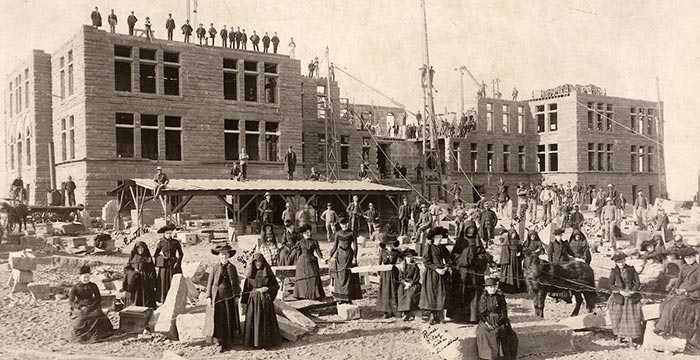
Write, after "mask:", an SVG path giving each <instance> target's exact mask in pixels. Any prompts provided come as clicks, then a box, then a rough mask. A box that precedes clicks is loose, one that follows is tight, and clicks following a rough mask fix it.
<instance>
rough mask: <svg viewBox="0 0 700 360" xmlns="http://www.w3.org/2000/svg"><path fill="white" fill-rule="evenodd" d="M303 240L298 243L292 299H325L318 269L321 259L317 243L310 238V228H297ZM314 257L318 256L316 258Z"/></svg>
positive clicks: (308, 226) (307, 226) (321, 255)
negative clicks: (298, 250) (299, 251)
mask: <svg viewBox="0 0 700 360" xmlns="http://www.w3.org/2000/svg"><path fill="white" fill-rule="evenodd" d="M299 232H301V234H302V236H303V239H301V240H300V241H299V243H298V245H299V249H300V250H301V256H299V258H298V259H297V263H296V267H297V269H296V283H295V284H294V297H295V298H297V299H310V300H317V299H322V298H324V297H326V292H325V291H324V290H323V282H322V281H321V270H320V269H319V267H318V259H319V258H321V259H323V254H322V253H321V248H320V247H319V245H318V241H316V240H314V239H312V238H311V226H310V225H304V226H302V227H301V228H299ZM315 255H318V257H316V256H315Z"/></svg>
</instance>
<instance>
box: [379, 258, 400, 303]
mask: <svg viewBox="0 0 700 360" xmlns="http://www.w3.org/2000/svg"><path fill="white" fill-rule="evenodd" d="M398 286H399V269H397V268H396V267H392V268H391V270H390V271H381V272H380V273H379V294H377V306H376V310H377V311H380V312H384V313H393V314H396V315H398V312H399V309H398V308H399V304H398Z"/></svg>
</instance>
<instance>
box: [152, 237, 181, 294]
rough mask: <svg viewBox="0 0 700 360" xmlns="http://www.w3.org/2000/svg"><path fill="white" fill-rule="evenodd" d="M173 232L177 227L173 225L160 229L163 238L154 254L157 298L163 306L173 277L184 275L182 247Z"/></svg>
mask: <svg viewBox="0 0 700 360" xmlns="http://www.w3.org/2000/svg"><path fill="white" fill-rule="evenodd" d="M173 230H175V225H172V224H168V225H165V226H163V227H161V228H160V229H158V234H162V237H161V239H160V240H159V241H158V243H157V244H156V251H155V252H154V253H153V257H154V258H155V262H156V267H157V268H158V294H157V296H158V298H159V300H160V303H161V304H162V303H164V302H165V296H166V295H168V291H169V290H170V283H171V281H172V279H173V275H175V274H180V273H182V256H183V252H182V245H181V244H180V242H179V241H178V240H177V239H175V238H173Z"/></svg>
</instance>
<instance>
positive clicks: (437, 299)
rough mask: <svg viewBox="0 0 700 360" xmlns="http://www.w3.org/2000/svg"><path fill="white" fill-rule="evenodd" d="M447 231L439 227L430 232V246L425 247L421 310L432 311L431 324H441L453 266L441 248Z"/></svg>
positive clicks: (428, 236)
mask: <svg viewBox="0 0 700 360" xmlns="http://www.w3.org/2000/svg"><path fill="white" fill-rule="evenodd" d="M448 235H449V233H448V232H447V229H445V228H443V227H441V226H438V227H434V228H432V229H430V231H428V235H427V238H428V244H426V246H425V253H424V255H423V259H424V260H423V263H424V264H425V267H426V269H425V274H424V275H423V276H424V278H423V289H422V291H421V296H420V304H419V306H420V308H421V310H425V311H430V324H431V325H434V324H439V323H440V312H441V311H442V310H444V309H445V302H446V299H447V289H448V288H449V282H450V281H449V274H447V270H448V268H449V267H450V265H452V259H451V258H450V257H449V256H445V255H446V254H445V253H444V252H443V251H442V250H441V248H440V245H439V244H440V242H441V241H442V239H443V238H447V236H448Z"/></svg>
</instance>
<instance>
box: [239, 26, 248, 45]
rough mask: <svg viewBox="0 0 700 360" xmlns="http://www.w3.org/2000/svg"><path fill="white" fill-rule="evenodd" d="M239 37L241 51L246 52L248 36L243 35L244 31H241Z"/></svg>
mask: <svg viewBox="0 0 700 360" xmlns="http://www.w3.org/2000/svg"><path fill="white" fill-rule="evenodd" d="M239 37H240V38H241V49H243V50H246V49H247V47H248V45H247V43H248V35H247V34H246V33H245V29H243V31H242V32H241V33H240V35H239Z"/></svg>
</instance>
